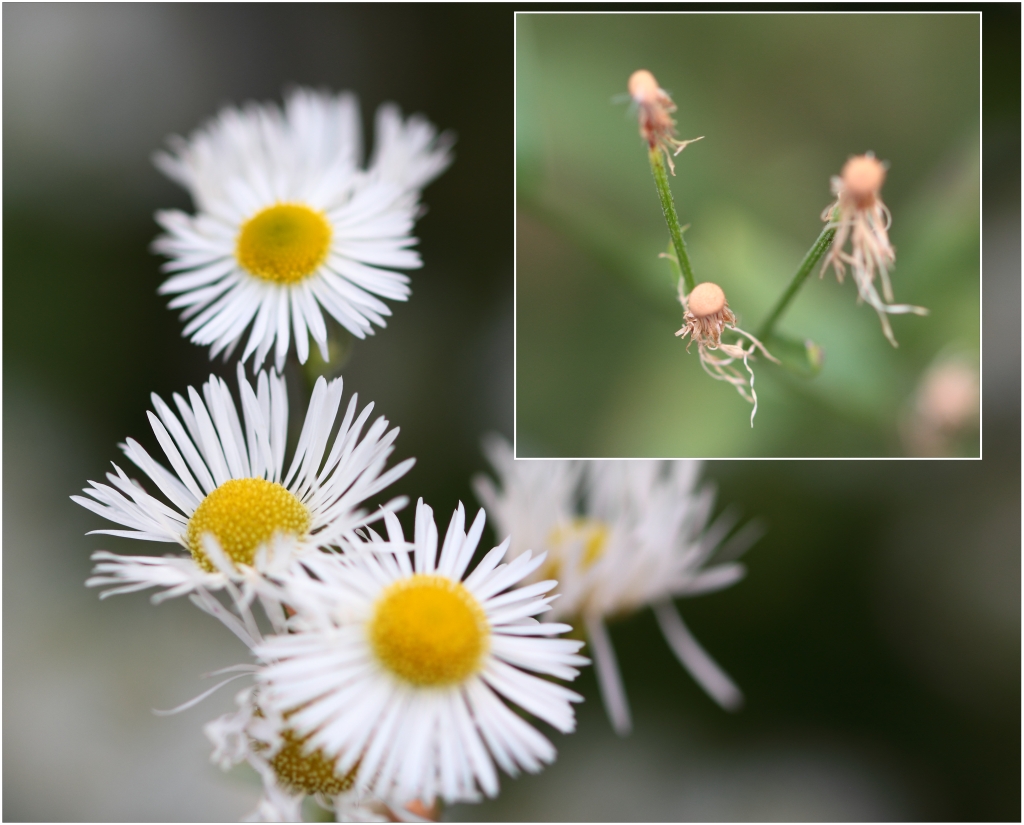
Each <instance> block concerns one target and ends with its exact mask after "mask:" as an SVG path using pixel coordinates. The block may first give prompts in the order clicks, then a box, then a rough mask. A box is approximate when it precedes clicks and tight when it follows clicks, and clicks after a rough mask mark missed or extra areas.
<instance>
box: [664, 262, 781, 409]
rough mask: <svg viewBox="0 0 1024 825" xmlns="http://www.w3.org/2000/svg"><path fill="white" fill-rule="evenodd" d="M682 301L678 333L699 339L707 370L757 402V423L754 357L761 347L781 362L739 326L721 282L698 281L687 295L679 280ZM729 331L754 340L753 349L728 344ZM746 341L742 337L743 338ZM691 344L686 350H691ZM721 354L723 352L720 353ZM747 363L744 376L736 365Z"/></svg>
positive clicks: (744, 398) (751, 341)
mask: <svg viewBox="0 0 1024 825" xmlns="http://www.w3.org/2000/svg"><path fill="white" fill-rule="evenodd" d="M679 302H680V303H681V304H682V305H683V326H682V328H681V329H680V330H678V331H677V332H676V335H677V336H679V337H680V338H685V337H686V336H687V335H689V336H690V344H692V343H693V342H695V341H696V342H697V353H698V354H699V356H700V363H701V366H702V367H704V372H706V373H707V374H708V375H710V376H711V377H712V378H714V379H715V380H716V381H727V382H729V383H730V384H732V385H733V387H735V388H736V392H738V393H739V394H740V397H741V398H743V400H744V401H746V402H747V403H748V404H753V405H754V408H753V409H752V410H751V411H750V426H751V427H753V426H754V416H755V415H757V393H756V392H754V371H753V370H752V369H751V368H750V358H751V357H753V356H754V354H755V353H756V352H757V350H760V351H761V353H762V354H763V355H764V357H765V358H767V359H768V360H769V361H774V362H775V363H776V364H778V363H779V361H778V359H777V358H775V357H774V356H773V355H772V354H771V353H770V352H768V350H766V349H765V348H764V344H762V343H761V342H760V341H758V340H757V339H756V338H755V337H754V336H753V335H751V334H750V333H749V332H746V331H745V330H742V329H740V328H739V327H737V326H736V316H735V315H734V314H733V311H732V310H731V309H729V302H728V301H727V300H726V299H725V292H723V291H722V288H721V287H720V286H719V285H718V284H713V283H711V282H710V281H708V282H705V283H702V284H697V286H695V287H694V288H693V291H692V292H691V293H690V294H689V295H684V294H683V280H682V278H680V279H679ZM726 330H729V331H731V332H735V333H736V334H737V335H742V336H744V337H745V338H747V339H749V341H750V348H749V349H748V348H746V347H745V346H744V345H743V343H735V344H726V343H725V342H723V341H722V333H723V332H724V331H726ZM740 341H741V342H742V339H740ZM690 344H687V345H686V349H687V350H689V349H690ZM718 353H722V354H721V355H719V354H718ZM737 359H738V360H740V361H742V362H743V366H744V367H746V368H747V372H748V373H749V374H750V378H749V380H748V378H747V376H745V375H743V373H741V372H740V371H739V370H738V369H736V367H734V366H732V364H733V362H734V361H736V360H737Z"/></svg>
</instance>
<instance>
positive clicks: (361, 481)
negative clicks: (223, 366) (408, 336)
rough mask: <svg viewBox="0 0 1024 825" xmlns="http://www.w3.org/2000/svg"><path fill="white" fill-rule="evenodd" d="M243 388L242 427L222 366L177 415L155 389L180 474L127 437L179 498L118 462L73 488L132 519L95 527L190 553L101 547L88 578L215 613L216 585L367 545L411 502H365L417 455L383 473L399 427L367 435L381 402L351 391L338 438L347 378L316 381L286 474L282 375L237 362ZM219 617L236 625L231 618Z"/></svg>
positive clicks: (133, 453)
mask: <svg viewBox="0 0 1024 825" xmlns="http://www.w3.org/2000/svg"><path fill="white" fill-rule="evenodd" d="M238 386H239V390H240V393H241V401H242V411H243V416H244V427H243V424H242V420H243V419H240V418H239V416H238V412H237V410H236V407H235V403H234V401H233V400H232V398H231V392H230V390H229V389H228V386H227V384H226V383H225V382H224V381H223V380H222V379H220V378H217V377H216V376H210V380H209V381H208V382H207V383H206V384H204V385H203V393H202V396H200V394H199V393H198V392H196V390H195V389H193V388H192V387H189V390H188V398H189V400H188V401H186V400H185V399H184V398H182V397H181V396H180V395H178V394H175V395H174V403H175V405H176V406H177V409H178V414H179V415H175V414H174V412H172V410H171V408H170V406H168V405H167V404H166V403H164V401H163V400H162V399H161V398H160V397H159V396H158V395H156V394H155V393H154V394H153V395H152V401H153V406H154V409H155V410H156V413H153V412H150V413H149V421H150V424H151V425H152V427H153V432H154V433H155V434H156V438H157V441H158V442H159V443H160V446H161V447H162V448H163V450H164V453H165V455H166V456H167V460H168V461H169V462H170V465H171V467H172V468H173V470H174V472H173V473H172V472H171V471H169V470H167V469H166V468H165V467H164V466H162V465H161V464H159V463H158V462H156V461H155V460H153V458H151V457H150V455H149V454H148V453H147V452H146V450H145V449H143V448H142V446H141V445H140V444H139V443H138V442H137V441H135V440H133V439H131V438H129V439H127V442H126V443H125V444H122V445H121V449H122V450H123V451H124V453H125V455H127V456H128V458H129V459H130V460H131V461H132V462H133V463H134V464H135V465H136V466H137V467H139V469H141V470H142V471H143V472H144V473H145V474H146V475H147V476H149V478H150V480H151V481H152V482H153V483H154V484H155V485H156V487H157V488H158V489H159V491H160V492H161V493H162V494H163V495H164V496H165V497H166V499H167V501H168V502H170V504H166V503H164V502H163V501H161V500H160V499H158V498H156V497H154V496H152V495H150V494H149V493H147V492H146V491H145V490H144V489H143V488H142V485H141V484H139V483H138V482H136V481H134V480H132V479H130V478H129V477H128V476H127V475H126V474H125V472H124V471H123V470H122V469H121V468H120V467H118V466H117V465H116V464H115V465H114V470H115V472H114V473H108V474H107V479H108V480H109V481H110V484H109V485H107V484H100V483H97V482H90V484H91V485H92V486H91V487H88V488H86V489H85V490H84V492H85V493H86V495H87V496H89V498H86V497H84V496H72V500H73V501H76V502H77V503H78V504H81V505H82V506H83V507H86V508H87V509H89V510H91V511H92V512H94V513H97V514H98V515H100V516H103V517H104V518H105V519H108V520H110V521H112V522H114V523H116V524H120V525H122V526H123V527H125V528H128V529H124V530H94V531H93V533H105V534H108V535H113V536H125V537H128V538H135V539H143V540H145V541H159V542H171V543H176V544H178V545H180V546H181V547H182V548H184V549H185V550H186V551H188V555H180V556H164V557H163V558H158V557H156V556H117V555H114V554H113V553H108V552H106V551H99V552H97V553H94V554H93V559H95V560H97V561H98V562H100V563H99V564H97V566H96V568H95V571H94V573H95V574H96V575H94V576H93V577H92V578H90V579H89V580H88V581H87V582H86V584H87V585H88V586H97V585H100V586H102V585H114V587H113V588H112V589H109V590H106V591H105V592H103V593H102V594H101V598H102V597H105V596H111V595H114V594H116V593H131V592H134V591H136V590H143V589H146V588H148V587H161V588H164V590H163V591H162V592H161V593H158V594H157V595H155V596H154V597H153V601H154V602H156V601H160V600H162V599H166V598H171V597H174V596H180V595H183V594H186V593H191V592H195V593H196V594H197V595H198V596H199V597H200V598H201V599H202V600H203V604H201V605H200V606H202V607H204V609H208V610H209V611H210V612H214V611H216V610H217V607H216V605H217V604H218V603H217V602H216V600H213V599H212V597H209V591H211V590H219V589H222V588H228V590H229V592H231V594H232V596H233V597H236V596H237V594H236V591H235V589H234V586H233V585H234V583H237V582H238V581H243V582H246V583H247V584H248V585H250V586H254V585H255V584H256V581H255V580H256V579H257V578H258V576H257V575H256V574H257V571H258V572H259V573H262V574H266V575H280V574H281V573H283V572H284V571H285V570H286V569H287V568H288V566H289V565H290V564H291V562H292V560H293V559H294V558H296V557H298V556H301V555H303V554H308V553H309V552H313V551H316V550H317V549H318V548H326V547H341V548H346V547H352V546H353V545H355V544H358V543H361V539H360V537H359V536H358V535H357V533H356V531H357V530H359V529H360V528H362V527H363V526H364V525H366V524H368V523H370V522H372V521H374V520H376V519H378V518H380V517H381V515H382V513H383V512H385V511H388V510H391V509H395V508H398V507H401V506H404V504H405V503H406V502H405V499H404V498H396V499H394V500H392V501H390V502H388V503H387V504H386V505H384V507H383V508H382V509H381V510H379V511H377V512H375V513H367V512H366V511H365V510H364V509H361V508H360V505H361V504H362V503H363V502H364V501H366V500H367V499H368V498H370V497H372V496H374V495H376V494H377V493H378V492H380V491H381V490H383V489H384V488H386V487H387V486H388V485H390V484H391V483H392V482H394V481H395V480H396V479H398V478H400V477H401V476H403V475H404V474H405V473H406V472H408V470H409V468H410V467H412V465H413V463H414V459H406V460H405V461H403V462H401V463H400V464H398V465H397V466H395V467H392V468H391V469H389V470H387V471H386V472H385V470H384V467H385V464H386V463H387V459H388V457H389V456H390V455H391V452H392V450H393V449H394V447H393V443H394V440H395V438H396V437H397V436H398V429H397V428H395V429H392V430H390V431H389V430H388V429H387V428H388V421H387V419H385V418H384V417H383V416H381V417H379V418H377V420H376V421H374V423H373V424H372V425H371V426H370V427H369V429H367V430H366V432H365V433H364V432H363V429H364V427H365V425H366V423H367V421H368V420H369V417H370V413H371V412H372V410H373V404H372V403H371V404H368V405H367V406H366V407H364V408H363V410H362V412H360V413H359V414H358V416H357V415H356V410H357V401H358V396H357V395H353V396H352V398H351V400H350V401H349V404H348V407H347V409H346V411H345V414H344V416H343V417H342V420H341V422H340V423H339V424H338V431H337V434H336V435H335V436H334V439H333V442H331V431H332V429H333V428H334V426H335V423H336V422H337V418H338V411H339V407H340V404H341V397H342V379H341V378H337V379H335V380H333V381H331V382H330V383H328V382H327V381H325V380H324V379H323V378H320V379H318V380H317V382H316V385H315V387H314V388H313V395H312V398H311V399H310V402H309V409H308V410H307V412H306V419H305V422H304V423H303V426H302V432H301V435H300V436H299V442H298V446H297V447H296V449H295V453H294V455H293V457H292V460H291V464H290V465H289V468H288V471H287V472H285V471H284V467H285V464H284V456H285V439H286V435H287V432H288V396H287V390H286V387H285V382H284V379H283V378H281V377H279V376H277V375H275V374H273V373H270V374H269V375H268V374H267V373H266V372H261V373H260V374H259V376H258V381H257V389H256V390H255V391H254V390H253V388H252V386H251V385H250V384H249V382H248V380H246V377H245V374H244V371H243V369H242V365H241V364H239V365H238ZM204 399H205V401H204ZM179 416H180V418H179ZM329 442H330V443H331V450H330V453H329V454H327V455H326V458H325V453H326V450H327V446H328V443H329ZM90 535H91V534H90ZM248 598H249V599H250V600H251V594H250V596H249V597H248ZM238 601H239V599H238V598H237V597H236V602H238ZM243 601H244V600H243ZM218 618H221V619H222V620H223V621H225V622H226V623H228V624H229V625H230V624H231V621H230V617H229V616H228V617H225V616H222V615H219V616H218ZM233 629H235V628H233ZM236 632H238V629H236ZM254 634H255V631H254V629H253V628H252V627H250V628H249V632H248V635H246V634H243V633H241V632H240V633H239V635H240V636H242V638H243V640H245V641H247V643H249V644H254V643H255V638H256V636H255V635H254Z"/></svg>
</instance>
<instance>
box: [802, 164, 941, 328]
mask: <svg viewBox="0 0 1024 825" xmlns="http://www.w3.org/2000/svg"><path fill="white" fill-rule="evenodd" d="M886 168H887V165H886V164H884V163H882V162H881V161H880V160H878V159H877V158H876V157H875V155H874V153H873V152H867V153H866V154H863V155H856V156H854V157H852V158H850V159H849V160H848V161H846V163H845V164H844V166H843V170H842V173H841V174H840V175H838V176H834V177H833V178H832V194H833V195H835V196H836V200H835V201H834V202H833V203H831V204H829V205H828V206H827V207H825V211H824V212H822V213H821V219H822V220H823V221H826V222H828V224H829V226H834V227H835V228H836V235H835V239H834V241H833V243H832V247H831V248H830V249H829V251H828V252H827V253H826V255H825V262H824V264H823V265H822V267H821V275H822V276H824V274H825V270H826V269H828V268H829V267H830V266H831V267H832V268H833V269H834V270H835V273H836V279H837V280H838V281H839V282H840V283H842V282H843V277H844V275H845V274H846V266H847V265H849V266H850V269H851V270H852V271H853V279H854V282H855V283H856V284H857V302H858V303H860V302H861V301H866V302H867V303H868V304H870V305H871V307H872V308H873V309H874V310H875V312H876V313H878V318H879V320H880V321H881V322H882V331H883V332H884V333H885V337H886V338H887V339H889V342H890V343H891V344H892V345H893V346H894V347H895V346H899V344H897V343H896V337H895V336H894V335H893V332H892V327H891V326H890V324H889V319H888V317H887V316H888V315H901V314H906V313H914V314H915V315H927V314H928V310H927V309H925V308H924V307H918V306H911V305H910V304H893V303H892V301H893V292H892V283H891V281H890V279H889V270H890V268H891V267H892V265H893V264H894V263H895V262H896V250H894V249H893V247H892V244H891V243H889V227H890V226H891V225H892V214H891V213H890V212H889V209H888V207H886V205H885V204H884V203H883V202H882V196H881V192H882V184H883V183H885V174H886ZM847 241H849V243H850V248H849V251H847V250H846V249H845V247H846V243H847ZM876 276H877V278H878V279H879V280H880V281H881V282H882V295H884V297H885V300H883V299H882V297H881V296H879V294H878V289H877V288H876V287H875V278H876ZM887 302H888V303H887Z"/></svg>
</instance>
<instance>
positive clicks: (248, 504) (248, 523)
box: [188, 478, 312, 573]
mask: <svg viewBox="0 0 1024 825" xmlns="http://www.w3.org/2000/svg"><path fill="white" fill-rule="evenodd" d="M311 522H312V518H311V516H310V513H309V510H308V509H307V508H306V505H304V504H303V503H302V502H301V501H299V500H298V499H297V498H296V497H295V496H294V495H293V494H292V493H290V492H288V490H286V489H285V488H284V487H282V486H281V485H280V484H278V483H277V482H276V481H267V480H266V479H263V478H232V479H229V480H228V481H225V482H224V483H223V484H221V485H220V487H218V488H217V489H216V490H214V491H213V492H212V493H210V494H209V495H208V496H207V497H206V498H204V499H203V500H202V501H201V502H200V503H199V506H198V507H196V511H195V512H194V513H193V514H192V518H190V519H189V521H188V546H189V549H190V550H191V551H192V557H193V558H194V559H195V560H196V563H197V564H198V565H199V566H200V567H202V568H203V569H204V570H207V571H208V572H210V573H213V572H215V570H216V568H215V567H214V566H213V564H212V563H211V562H210V560H209V559H208V558H207V556H206V553H205V552H203V543H202V537H203V535H205V534H206V533H211V534H212V535H213V537H214V538H215V539H217V541H218V542H219V544H220V546H221V548H222V549H223V550H224V552H225V553H226V554H227V556H228V558H230V559H231V560H232V561H233V562H235V563H236V564H248V565H251V564H252V563H253V558H254V557H255V555H256V549H257V548H258V547H259V546H260V545H261V544H265V543H266V542H267V541H269V540H270V539H271V538H272V537H273V536H274V535H275V534H276V533H286V534H291V535H296V536H302V535H304V534H306V533H307V532H309V528H310V525H311Z"/></svg>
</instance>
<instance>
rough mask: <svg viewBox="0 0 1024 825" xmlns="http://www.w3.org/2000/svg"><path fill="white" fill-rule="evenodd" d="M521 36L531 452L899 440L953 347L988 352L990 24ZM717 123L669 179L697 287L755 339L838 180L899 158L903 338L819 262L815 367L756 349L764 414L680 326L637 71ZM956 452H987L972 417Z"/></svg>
mask: <svg viewBox="0 0 1024 825" xmlns="http://www.w3.org/2000/svg"><path fill="white" fill-rule="evenodd" d="M517 20H518V23H517V25H518V28H517V58H518V64H517V80H518V87H517V88H518V99H517V164H518V165H517V198H518V235H517V244H518V249H517V254H518V257H517V273H516V274H517V291H516V299H517V364H516V380H517V384H516V392H517V418H516V425H517V450H518V454H519V455H522V456H588V457H599V456H652V457H653V456H704V457H715V456H722V457H728V456H739V457H742V456H752V457H753V456H807V457H812V456H825V457H828V456H894V455H903V454H904V449H905V448H904V445H903V444H902V443H901V441H900V437H899V429H898V428H899V422H900V419H901V417H902V416H903V415H904V411H905V410H906V409H907V408H908V407H909V405H910V404H911V403H912V398H913V393H914V390H915V388H916V386H917V383H918V381H919V379H920V377H921V375H922V373H923V371H924V370H925V369H926V368H927V367H928V365H929V364H930V363H931V362H932V361H933V359H935V358H936V357H937V356H938V355H939V354H940V353H947V352H950V351H955V352H959V353H963V354H964V355H965V356H966V357H967V358H968V359H970V361H972V362H973V363H975V364H977V363H978V360H979V350H980V328H979V311H980V242H981V234H980V222H981V202H980V154H979V153H980V126H981V124H980V99H979V93H980V88H979V81H980V54H979V25H980V23H979V18H978V17H977V16H976V15H965V14H944V15H943V14H936V15H929V14H914V15H910V14H907V15H903V14H855V15H854V14H806V15H772V14H722V15H719V14H642V15H639V14H638V15H629V14H590V15H588V14H571V15H570V14H564V15H561V14H536V15H519V17H518V18H517ZM642 67H643V68H648V69H650V70H651V71H653V72H654V74H655V76H656V77H657V78H658V80H659V82H660V83H661V85H662V86H663V87H664V88H666V89H667V90H668V91H669V92H670V93H672V95H673V98H674V100H675V102H676V104H677V106H678V112H677V113H676V119H677V121H678V124H679V135H680V137H681V138H684V139H685V138H692V137H696V136H698V135H704V136H705V139H704V140H702V141H700V142H699V143H696V144H694V145H692V146H690V147H688V148H687V149H686V150H685V151H684V152H683V153H682V154H681V155H680V156H679V157H678V158H677V159H676V172H677V175H676V177H675V178H673V179H672V186H673V192H674V196H675V199H676V205H677V209H678V211H679V213H680V220H681V221H682V222H683V223H684V224H688V225H689V228H688V230H687V232H686V239H687V244H688V247H689V251H690V257H691V260H692V262H693V266H694V271H695V273H696V276H697V280H698V281H702V280H712V281H715V282H716V283H719V284H721V285H722V287H723V288H724V289H725V291H726V294H727V295H728V296H729V302H730V305H731V306H732V308H733V310H734V311H736V312H737V315H738V316H739V324H740V326H741V327H742V328H744V329H747V330H748V331H755V330H756V329H757V327H758V326H759V325H760V323H761V321H762V320H763V319H764V318H765V317H766V316H767V314H768V312H769V310H770V309H771V307H772V306H773V304H774V303H775V301H776V299H777V298H778V296H779V295H780V294H781V293H782V291H783V289H784V288H785V287H786V285H787V284H788V283H789V280H790V278H791V277H792V275H793V273H794V272H795V271H796V269H797V267H798V265H799V263H800V261H801V259H802V258H803V255H804V253H805V252H806V250H807V249H808V248H809V247H810V246H811V244H812V243H813V242H814V240H815V238H816V237H817V235H818V233H819V232H820V230H821V227H822V223H821V220H820V214H821V211H822V209H823V208H824V207H825V206H826V205H828V204H829V203H830V202H831V200H832V196H831V193H830V191H829V179H830V176H832V175H834V174H838V172H839V169H840V168H841V167H842V164H843V163H844V162H845V160H846V158H847V157H848V156H850V155H852V154H857V153H862V152H864V151H867V150H872V151H874V152H875V153H876V154H877V155H878V156H879V157H880V158H883V159H884V160H887V161H889V162H890V164H891V168H890V171H889V176H888V180H887V182H886V186H885V190H884V193H883V195H884V198H885V201H886V203H887V205H888V206H889V207H890V209H891V211H892V213H893V216H894V218H893V226H892V229H891V232H890V237H891V240H892V242H893V244H894V246H895V247H896V249H897V264H896V268H895V271H894V273H893V282H894V290H895V295H896V301H897V302H899V303H911V304H917V305H921V306H925V307H927V308H928V309H929V310H930V311H931V314H930V315H929V316H928V317H927V318H919V317H917V316H895V317H893V319H892V324H893V327H894V330H895V333H896V337H897V339H898V340H899V342H900V347H899V349H893V348H892V347H891V346H890V345H889V343H888V342H887V341H886V340H885V338H884V337H883V334H882V331H881V328H880V324H879V321H878V318H877V316H876V315H875V313H874V311H873V310H871V309H870V308H868V307H865V306H863V305H861V306H858V305H857V303H856V290H855V288H854V285H853V284H852V282H851V278H850V277H848V278H847V282H846V283H844V284H843V285H842V286H840V285H837V284H836V282H835V277H834V275H833V274H832V273H831V272H829V273H828V274H826V276H825V278H824V280H823V281H819V280H818V279H817V278H813V277H812V278H811V279H809V281H808V282H807V283H806V284H805V286H804V288H803V289H802V291H801V292H800V293H799V294H798V296H797V298H796V299H795V301H794V303H793V304H791V306H790V309H789V311H788V312H787V314H786V315H785V316H784V317H783V319H782V320H781V322H780V324H779V326H778V330H779V332H780V333H782V334H785V335H787V336H789V337H791V338H794V339H796V340H797V341H803V340H805V339H811V340H812V341H813V342H814V343H815V344H816V345H818V346H820V347H821V349H822V351H823V353H824V363H823V369H822V370H821V371H820V373H819V374H818V375H817V376H816V377H811V376H798V375H795V374H793V373H791V372H789V371H787V370H785V369H783V368H780V367H777V366H775V365H772V364H769V363H766V362H765V360H764V359H759V360H757V361H755V362H754V370H755V374H756V383H755V388H756V389H757V391H758V397H759V399H760V407H759V411H758V414H757V419H756V421H755V427H754V428H753V430H751V429H750V427H749V425H748V423H747V420H748V418H749V414H750V408H749V406H748V405H746V404H745V403H744V402H743V401H742V400H741V399H740V398H739V397H738V396H737V395H736V393H735V391H734V390H733V389H732V388H731V387H729V386H728V385H727V384H724V383H715V382H714V381H712V380H711V379H710V378H708V377H707V376H706V375H704V374H703V371H702V370H701V368H700V365H699V362H698V359H697V355H696V350H695V349H694V350H693V351H692V352H691V353H690V354H689V355H687V353H686V352H685V346H683V345H682V344H681V343H680V341H679V340H678V339H677V338H675V337H674V336H673V334H672V333H673V332H674V331H675V330H676V329H678V327H679V325H680V317H681V310H680V307H679V304H678V301H677V300H676V297H675V283H674V278H673V276H672V275H671V274H670V269H669V266H668V264H667V263H666V262H665V261H664V260H661V259H659V257H658V254H659V253H660V252H662V251H663V250H664V249H665V243H666V239H667V231H666V228H665V225H664V221H663V219H662V217H661V212H660V207H659V203H658V199H657V195H656V192H655V189H654V186H653V181H652V180H651V174H650V170H649V168H648V165H647V157H646V152H645V151H644V148H643V145H642V142H641V140H640V139H639V137H638V136H637V129H636V123H635V119H634V118H633V116H632V112H631V111H630V110H629V106H628V105H627V104H626V103H622V104H621V105H615V104H613V102H612V101H613V99H617V98H616V95H618V96H619V98H618V99H621V98H622V97H623V96H622V95H621V93H622V92H623V90H624V89H625V85H626V80H627V78H628V77H629V75H630V73H631V72H632V71H634V70H635V69H638V68H642ZM949 449H950V450H951V451H952V452H953V454H956V455H965V456H977V455H978V454H979V432H978V430H977V428H974V429H973V431H969V432H966V433H964V434H962V435H961V438H960V439H959V440H958V441H957V442H956V443H954V444H951V445H949Z"/></svg>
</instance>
